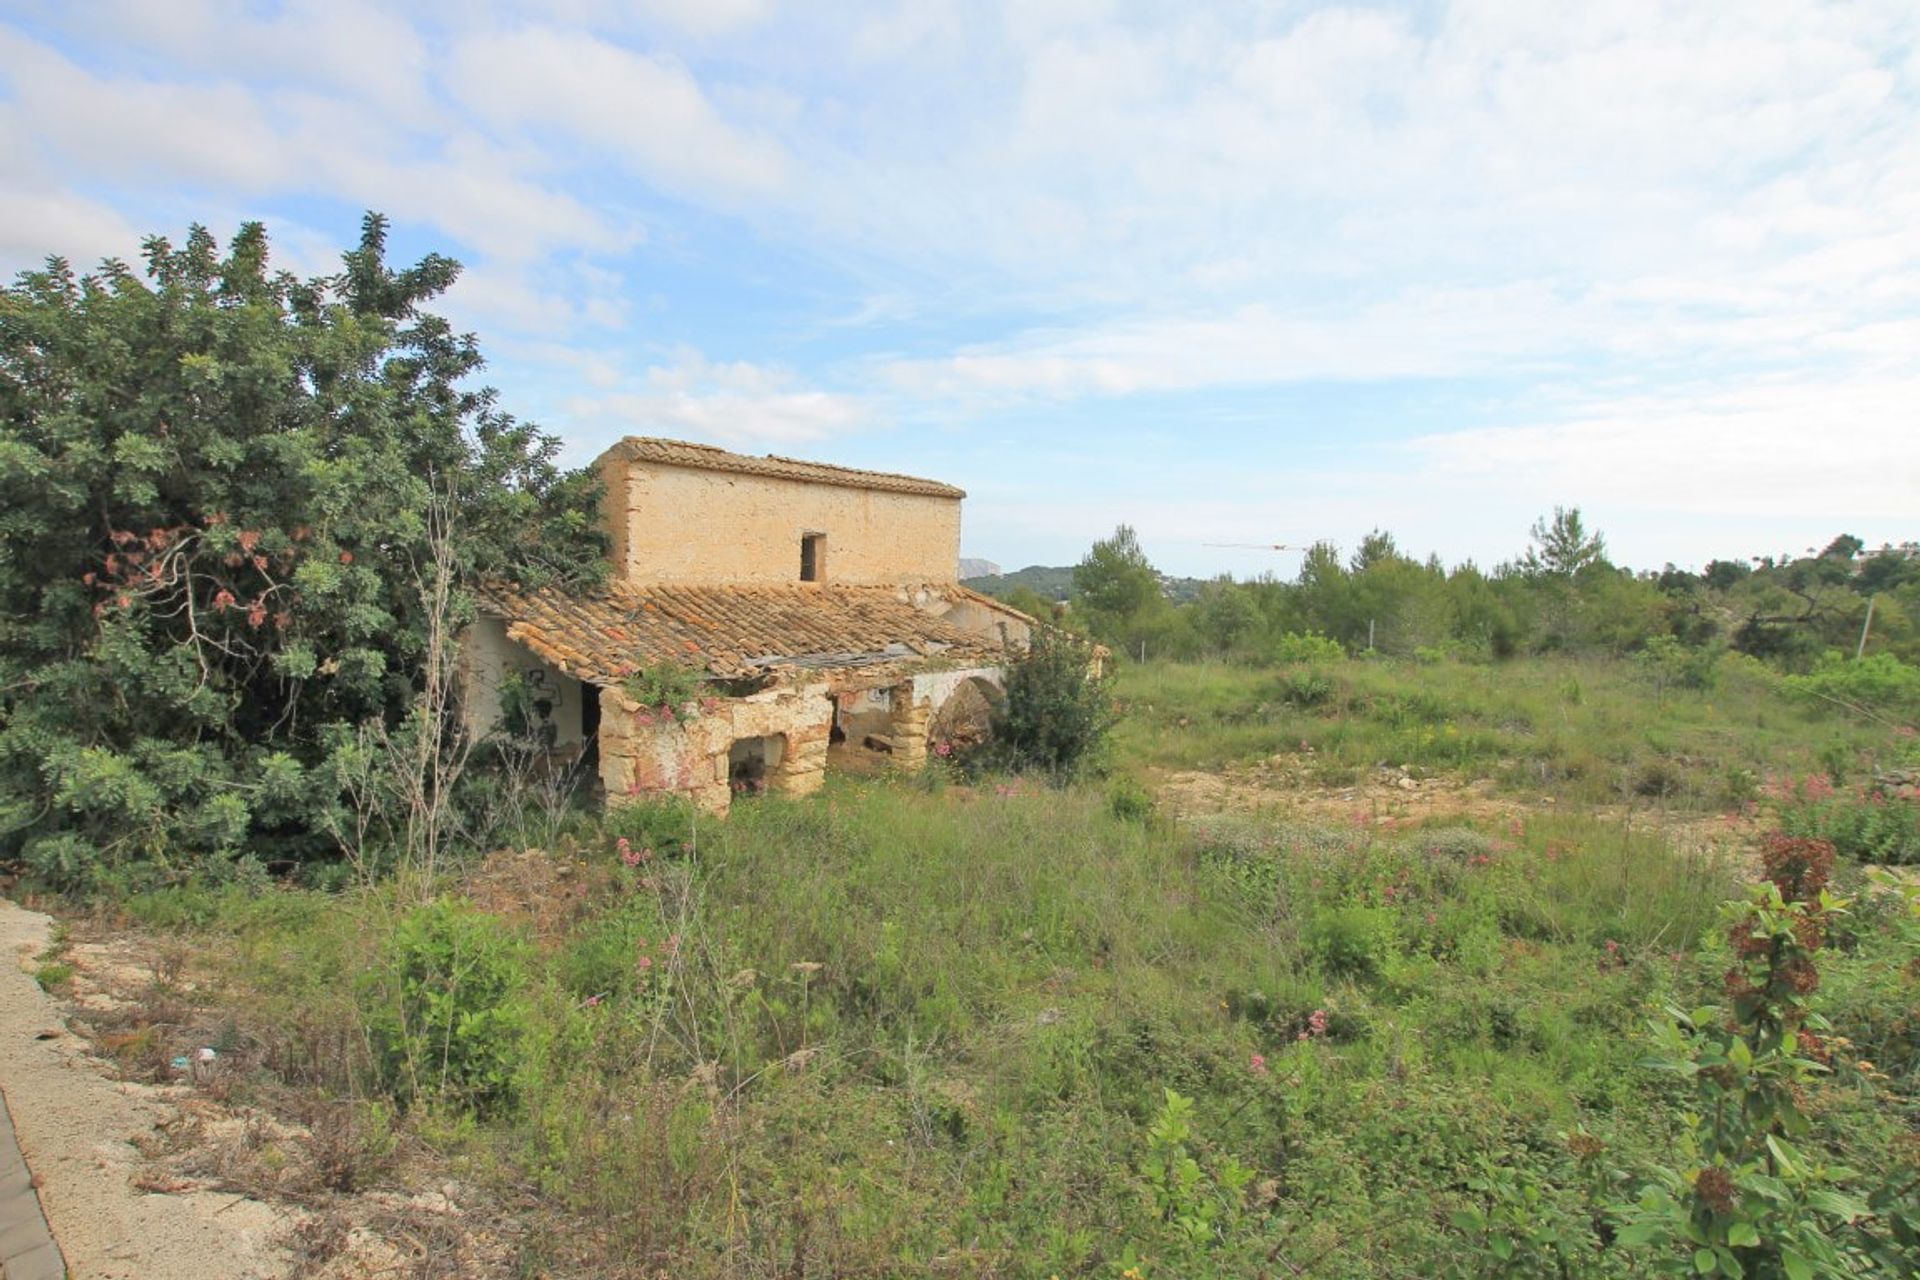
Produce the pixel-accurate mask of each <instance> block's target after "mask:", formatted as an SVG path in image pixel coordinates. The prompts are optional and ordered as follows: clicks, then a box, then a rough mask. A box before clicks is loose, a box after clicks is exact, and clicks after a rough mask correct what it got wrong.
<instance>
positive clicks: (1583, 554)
mask: <svg viewBox="0 0 1920 1280" xmlns="http://www.w3.org/2000/svg"><path fill="white" fill-rule="evenodd" d="M1606 562H1607V541H1606V539H1605V538H1603V537H1601V536H1600V534H1598V533H1589V532H1587V527H1586V524H1585V522H1583V521H1582V520H1581V519H1580V508H1578V507H1555V508H1554V509H1553V516H1552V518H1551V519H1549V518H1547V517H1545V516H1542V517H1541V518H1540V519H1538V520H1535V521H1534V522H1533V545H1532V546H1530V547H1528V548H1527V553H1526V556H1525V557H1524V558H1523V559H1522V560H1521V565H1522V567H1523V568H1524V569H1525V571H1526V572H1527V574H1528V575H1529V576H1532V577H1539V576H1543V575H1545V576H1550V577H1556V578H1574V577H1578V576H1579V575H1580V573H1581V571H1582V570H1585V569H1588V568H1592V567H1595V566H1598V565H1604V564H1605V563H1606Z"/></svg>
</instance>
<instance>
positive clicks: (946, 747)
mask: <svg viewBox="0 0 1920 1280" xmlns="http://www.w3.org/2000/svg"><path fill="white" fill-rule="evenodd" d="M933 754H935V755H937V756H950V755H952V754H953V744H952V743H951V742H942V743H939V744H937V745H936V746H935V747H934V748H933Z"/></svg>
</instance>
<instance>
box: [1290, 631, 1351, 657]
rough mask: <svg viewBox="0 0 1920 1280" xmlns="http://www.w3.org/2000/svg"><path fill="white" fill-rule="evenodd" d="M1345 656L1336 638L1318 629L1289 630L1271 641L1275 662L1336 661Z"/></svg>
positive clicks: (1343, 649)
mask: <svg viewBox="0 0 1920 1280" xmlns="http://www.w3.org/2000/svg"><path fill="white" fill-rule="evenodd" d="M1346 656H1347V651H1346V649H1345V648H1344V647H1343V646H1342V645H1341V643H1340V642H1339V641H1338V640H1334V639H1331V638H1330V637H1327V636H1323V635H1321V634H1320V633H1319V632H1318V631H1289V632H1287V633H1286V634H1285V635H1283V636H1281V637H1280V638H1279V639H1278V640H1276V641H1274V643H1273V652H1272V657H1273V660H1274V661H1275V662H1338V661H1340V660H1341V659H1342V658H1344V657H1346Z"/></svg>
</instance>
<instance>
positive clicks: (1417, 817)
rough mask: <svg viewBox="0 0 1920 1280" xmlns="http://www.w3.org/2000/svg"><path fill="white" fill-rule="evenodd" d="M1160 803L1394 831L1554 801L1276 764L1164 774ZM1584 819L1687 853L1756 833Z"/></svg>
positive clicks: (1469, 820)
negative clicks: (1332, 777)
mask: <svg viewBox="0 0 1920 1280" xmlns="http://www.w3.org/2000/svg"><path fill="white" fill-rule="evenodd" d="M1154 791H1155V794H1156V795H1157V797H1158V798H1159V800H1160V802H1161V804H1162V805H1163V806H1164V807H1165V808H1166V809H1168V810H1169V811H1170V812H1172V813H1173V814H1175V815H1176V816H1178V817H1184V818H1202V817H1207V816H1210V815H1215V814H1223V813H1242V814H1245V813H1266V814H1270V815H1272V816H1274V817H1277V818H1283V819H1286V820H1290V821H1296V822H1313V823H1320V824H1325V825H1331V826H1348V825H1352V826H1364V827H1371V828H1373V829H1376V830H1384V831H1394V830H1402V829H1406V828H1410V827H1423V826H1442V825H1451V824H1471V825H1475V826H1483V827H1490V828H1496V829H1497V828H1500V827H1505V826H1508V825H1510V824H1512V823H1514V822H1516V821H1521V822H1524V821H1526V820H1527V819H1529V818H1531V817H1533V816H1535V815H1538V814H1543V813H1551V812H1553V811H1554V810H1555V809H1556V808H1557V807H1558V804H1557V801H1556V800H1555V799H1554V797H1552V796H1550V795H1525V794H1515V793H1513V792H1511V791H1504V790H1502V789H1501V788H1499V787H1498V786H1497V785H1496V784H1495V783H1494V782H1493V781H1491V780H1490V779H1485V778H1479V779H1473V780H1462V779H1460V778H1458V777H1451V776H1446V775H1423V774H1420V773H1418V772H1416V771H1414V770H1410V769H1395V768H1379V769H1373V770H1370V771H1368V772H1367V773H1366V774H1365V775H1363V776H1361V777H1359V778H1357V779H1355V781H1354V782H1353V783H1352V784H1351V785H1348V786H1344V787H1329V786H1326V785H1324V784H1323V783H1320V782H1318V781H1316V780H1314V779H1313V778H1312V777H1311V776H1310V775H1309V774H1308V772H1307V770H1306V769H1304V768H1302V767H1301V765H1300V764H1299V763H1298V757H1294V756H1276V757H1274V758H1273V759H1271V760H1266V761H1262V762H1260V763H1257V764H1253V765H1244V766H1238V767H1234V768H1229V769H1223V770H1219V771H1217V772H1208V773H1202V772H1169V773H1164V774H1161V775H1160V776H1159V777H1157V778H1156V779H1155V780H1154ZM1580 812H1581V813H1582V814H1584V815H1587V816H1590V817H1595V818H1598V819H1600V820H1601V821H1605V822H1619V823H1623V824H1625V825H1628V826H1630V827H1632V828H1633V829H1634V830H1636V831H1648V832H1654V831H1657V832H1659V833H1660V834H1661V835H1662V836H1663V837H1664V838H1665V839H1667V840H1668V841H1669V842H1670V843H1671V844H1672V845H1673V847H1674V848H1675V850H1677V851H1679V852H1683V853H1705V852H1713V853H1717V854H1725V855H1735V856H1744V853H1745V851H1746V850H1747V849H1748V848H1749V847H1750V846H1751V844H1752V841H1753V838H1754V836H1755V834H1756V833H1757V832H1758V830H1759V823H1758V819H1757V818H1756V817H1754V816H1752V815H1749V814H1736V813H1726V814H1702V813H1698V812H1696V811H1692V810H1680V809H1672V808H1668V807H1666V806H1663V805H1659V804H1656V803H1644V804H1639V805H1598V806H1595V805H1582V806H1580Z"/></svg>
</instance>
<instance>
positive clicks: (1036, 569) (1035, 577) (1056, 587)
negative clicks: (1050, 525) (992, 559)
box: [961, 564, 1073, 600]
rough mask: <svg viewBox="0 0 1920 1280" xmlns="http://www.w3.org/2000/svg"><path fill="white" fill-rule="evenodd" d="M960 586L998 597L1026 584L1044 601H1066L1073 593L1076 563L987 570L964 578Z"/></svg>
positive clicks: (1002, 596) (1004, 595)
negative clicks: (994, 571)
mask: <svg viewBox="0 0 1920 1280" xmlns="http://www.w3.org/2000/svg"><path fill="white" fill-rule="evenodd" d="M961 585H962V586H967V587H972V588H973V589H974V590H975V591H978V592H980V593H981V594H982V595H989V596H993V597H994V598H995V599H1004V598H1005V597H1006V596H1008V595H1010V594H1011V593H1012V592H1014V591H1016V590H1018V589H1019V588H1021V587H1026V588H1027V589H1028V590H1030V591H1033V592H1035V593H1036V594H1038V595H1039V596H1040V598H1041V599H1043V600H1065V599H1066V598H1067V597H1068V596H1070V595H1072V594H1073V566H1072V565H1064V566H1061V567H1059V568H1053V567H1050V566H1048V565H1044V564H1030V565H1028V566H1027V567H1026V568H1024V569H1020V570H1017V571H1016V572H1013V573H988V574H982V575H981V576H980V577H977V578H963V579H961Z"/></svg>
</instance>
